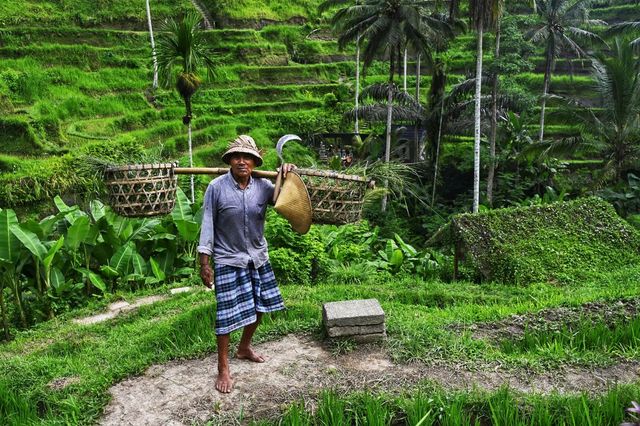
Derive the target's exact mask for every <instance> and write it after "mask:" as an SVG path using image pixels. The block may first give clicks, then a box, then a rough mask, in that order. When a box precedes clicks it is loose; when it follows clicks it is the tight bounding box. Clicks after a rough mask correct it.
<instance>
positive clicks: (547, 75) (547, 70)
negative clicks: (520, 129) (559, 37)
mask: <svg viewBox="0 0 640 426" xmlns="http://www.w3.org/2000/svg"><path fill="white" fill-rule="evenodd" d="M554 49H555V45H554V42H553V38H552V37H549V44H548V45H547V60H546V64H545V67H544V83H543V84H542V102H541V104H540V136H539V137H538V142H542V141H543V140H544V115H545V109H546V107H547V94H548V93H549V84H550V82H551V72H552V70H553V62H554V61H553V51H554Z"/></svg>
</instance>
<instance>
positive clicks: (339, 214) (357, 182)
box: [296, 169, 373, 225]
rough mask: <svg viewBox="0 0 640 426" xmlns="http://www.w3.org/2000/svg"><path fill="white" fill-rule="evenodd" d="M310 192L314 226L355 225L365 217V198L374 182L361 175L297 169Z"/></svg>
mask: <svg viewBox="0 0 640 426" xmlns="http://www.w3.org/2000/svg"><path fill="white" fill-rule="evenodd" d="M296 172H298V174H299V175H300V177H301V178H302V181H303V182H304V184H305V186H306V187H307V191H308V192H309V198H310V199H311V207H312V208H313V218H312V221H313V223H325V224H336V225H340V224H344V223H353V222H357V221H358V220H360V218H361V217H362V206H363V204H364V195H365V192H366V190H367V187H368V186H372V185H373V184H372V182H370V181H369V180H367V179H366V178H364V177H362V176H356V175H346V174H343V173H338V172H333V171H324V170H309V169H299V170H296Z"/></svg>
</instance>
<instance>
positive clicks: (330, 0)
mask: <svg viewBox="0 0 640 426" xmlns="http://www.w3.org/2000/svg"><path fill="white" fill-rule="evenodd" d="M353 3H354V1H353V0H326V1H324V2H322V3H321V4H320V6H318V10H319V11H320V12H321V13H322V12H324V11H325V10H327V9H330V8H332V7H335V6H339V5H345V4H353ZM355 4H356V5H357V4H358V0H355ZM359 99H360V34H358V36H357V37H356V93H355V97H354V104H355V109H356V111H357V109H358V102H359ZM353 132H354V133H355V134H356V135H358V134H360V123H359V121H358V116H357V115H356V117H355V121H354V125H353Z"/></svg>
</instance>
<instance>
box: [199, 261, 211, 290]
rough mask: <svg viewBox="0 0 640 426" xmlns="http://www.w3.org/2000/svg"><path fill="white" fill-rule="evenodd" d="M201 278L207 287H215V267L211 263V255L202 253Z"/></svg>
mask: <svg viewBox="0 0 640 426" xmlns="http://www.w3.org/2000/svg"><path fill="white" fill-rule="evenodd" d="M200 279H202V284H204V285H205V286H206V287H207V288H213V269H211V264H210V263H209V256H207V255H206V254H202V253H201V254H200Z"/></svg>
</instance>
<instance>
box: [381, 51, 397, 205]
mask: <svg viewBox="0 0 640 426" xmlns="http://www.w3.org/2000/svg"><path fill="white" fill-rule="evenodd" d="M394 51H395V49H393V48H391V49H389V88H388V90H387V134H386V138H385V143H384V162H385V163H389V161H390V159H391V123H392V121H393V74H394V72H393V71H394V67H395V61H394V56H393V54H394ZM388 187H389V181H388V180H385V181H384V188H385V189H387V188H388ZM382 211H383V212H385V211H387V194H386V193H385V194H384V195H383V196H382Z"/></svg>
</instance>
